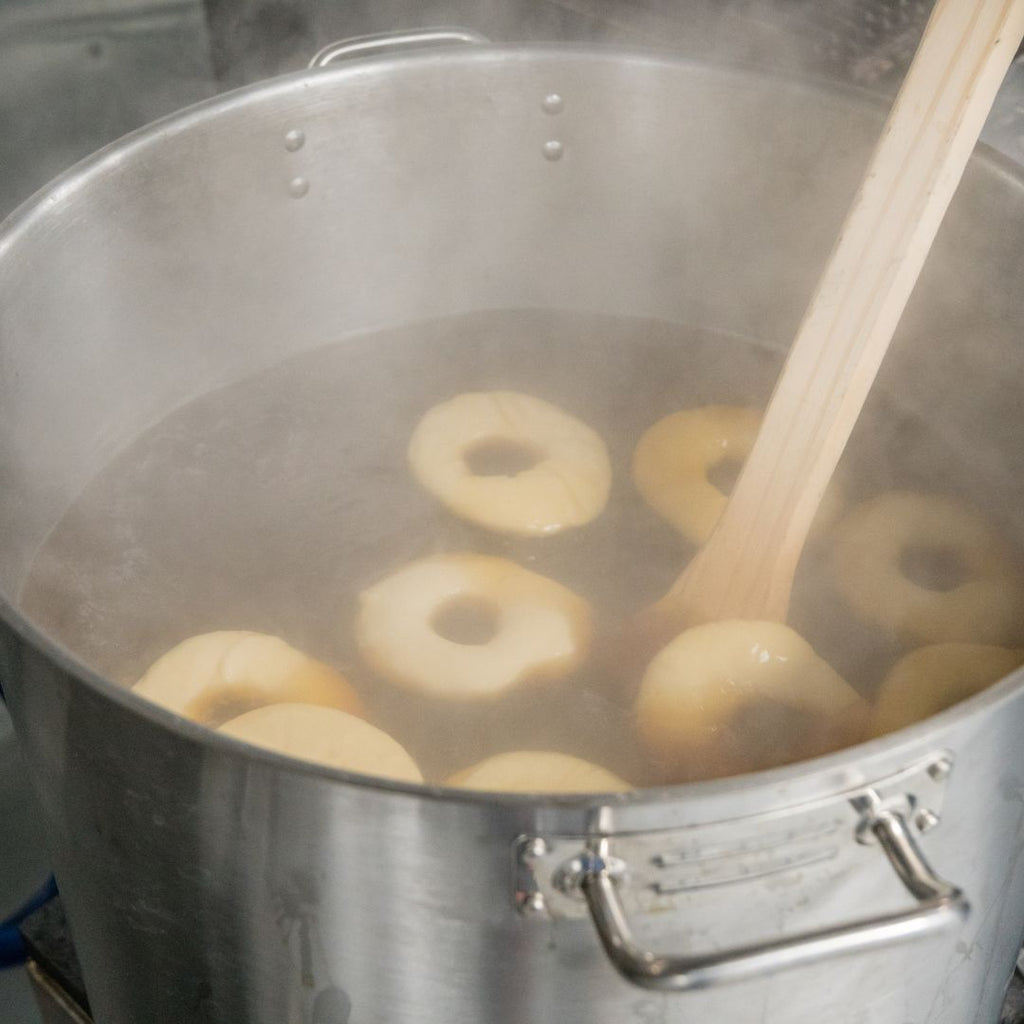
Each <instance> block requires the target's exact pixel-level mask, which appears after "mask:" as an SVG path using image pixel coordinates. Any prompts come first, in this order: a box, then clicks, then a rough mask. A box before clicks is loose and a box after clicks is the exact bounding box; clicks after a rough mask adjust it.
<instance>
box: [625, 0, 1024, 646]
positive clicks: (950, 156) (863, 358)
mask: <svg viewBox="0 0 1024 1024" xmlns="http://www.w3.org/2000/svg"><path fill="white" fill-rule="evenodd" d="M1022 35H1024V0H938V2H937V3H936V5H935V8H934V10H933V12H932V16H931V19H930V20H929V22H928V25H927V27H926V29H925V32H924V36H923V37H922V39H921V43H920V46H919V47H918V50H917V54H916V55H915V57H914V62H913V64H912V65H911V67H910V70H909V71H908V73H907V76H906V79H905V80H904V83H903V86H902V88H901V90H900V93H899V95H898V96H897V98H896V102H895V105H894V106H893V109H892V112H891V113H890V115H889V119H888V121H887V122H886V125H885V128H884V129H883V132H882V136H881V139H880V141H879V143H878V145H877V148H876V149H875V152H874V155H873V156H872V159H871V163H870V164H869V166H868V169H867V173H866V174H865V176H864V180H863V182H862V183H861V186H860V190H859V192H858V194H857V197H856V199H855V200H854V203H853V207H852V209H851V210H850V212H849V213H848V214H847V217H846V221H845V223H844V224H843V227H842V230H841V231H840V234H839V239H838V241H837V242H836V245H835V248H834V249H833V251H832V254H831V256H830V258H829V261H828V264H827V265H826V267H825V271H824V273H823V275H822V277H821V280H820V281H819V283H818V287H817V290H816V291H815V293H814V297H813V298H812V299H811V304H810V306H809V308H808V310H807V312H806V314H805V316H804V319H803V322H802V324H801V326H800V329H799V332H798V333H797V336H796V340H795V341H794V343H793V346H792V349H791V350H790V353H789V356H788V358H787V361H786V365H785V367H784V368H783V371H782V375H781V376H780V378H779V380H778V382H777V383H776V385H775V391H774V393H773V395H772V399H771V402H770V403H769V405H768V409H767V412H766V414H765V417H764V422H763V424H762V427H761V431H760V433H759V435H758V438H757V441H756V443H755V445H754V448H753V450H752V451H751V454H750V457H749V458H748V460H747V462H746V465H745V466H744V468H743V470H742V472H741V473H740V476H739V479H738V480H737V482H736V486H735V488H734V489H733V493H732V496H731V498H730V500H729V503H728V506H727V507H726V509H725V511H724V513H723V514H722V517H721V519H720V520H719V523H718V525H717V527H716V529H715V531H714V533H713V534H712V536H711V537H710V539H709V540H708V542H707V543H706V544H705V545H704V547H703V548H702V549H701V550H700V551H699V552H698V553H697V555H696V557H695V558H694V559H693V561H692V562H691V563H690V564H689V565H688V566H687V567H686V569H685V571H684V572H683V573H682V575H681V576H680V577H679V579H678V581H677V582H676V583H675V585H674V586H673V587H672V589H671V590H670V591H669V593H668V594H667V595H666V596H665V597H664V598H662V599H661V601H659V602H658V603H657V604H655V605H653V606H652V607H651V608H649V609H647V610H646V611H645V612H644V613H641V615H640V616H639V617H638V620H637V623H636V625H637V629H638V634H639V635H638V637H637V639H638V640H639V641H640V642H641V643H643V646H644V647H646V648H648V650H650V649H651V648H654V647H660V646H661V645H662V644H663V643H664V642H666V641H667V640H668V639H670V638H671V637H672V636H674V635H675V634H677V633H679V632H681V631H682V630H683V629H684V628H686V627H687V626H689V625H694V624H696V623H699V622H706V621H711V620H715V619H724V618H746V619H772V620H777V621H783V620H785V618H786V613H787V610H788V607H789V596H790V590H791V588H792V584H793V576H794V573H795V572H796V567H797V562H798V561H799V558H800V553H801V551H802V550H803V546H804V541H805V540H806V537H807V532H808V529H809V528H810V525H811V522H812V520H813V519H814V515H815V512H816V511H817V508H818V504H819V502H820V501H821V497H822V494H823V493H824V491H825V487H826V486H827V485H828V482H829V479H830V478H831V476H832V472H833V470H834V469H835V466H836V463H837V462H838V461H839V457H840V455H842V452H843V448H844V447H845V445H846V441H847V439H848V438H849V436H850V432H851V431H852V429H853V426H854V424H855V423H856V421H857V416H858V414H859V413H860V410H861V406H862V405H863V404H864V400H865V399H866V397H867V394H868V391H869V390H870V388H871V384H872V382H873V381H874V379H875V374H876V373H877V371H878V367H879V364H880V363H881V361H882V358H883V356H884V355H885V351H886V349H887V348H888V346H889V342H890V340H891V339H892V336H893V333H894V332H895V330H896V325H897V323H898V322H899V319H900V316H901V315H902V313H903V309H904V307H905V306H906V304H907V301H908V299H909V298H910V293H911V291H912V290H913V288H914V284H915V283H916V281H917V278H918V275H919V274H920V271H921V267H922V266H923V265H924V261H925V257H926V256H927V255H928V250H929V248H930V247H931V244H932V241H933V240H934V238H935V234H936V232H937V231H938V228H939V224H940V223H941V221H942V218H943V216H944V215H945V212H946V208H947V207H948V205H949V203H950V200H951V199H952V197H953V193H954V191H955V190H956V187H957V185H958V184H959V181H960V178H961V176H962V174H963V171H964V167H965V166H966V164H967V160H968V158H969V157H970V155H971V152H972V151H973V149H974V145H975V143H976V142H977V140H978V136H979V135H980V134H981V129H982V126H983V125H984V123H985V119H986V117H987V116H988V113H989V110H990V109H991V107H992V103H993V101H994V100H995V96H996V93H997V92H998V91H999V86H1000V84H1001V83H1002V80H1003V77H1004V75H1005V74H1006V71H1007V68H1008V67H1009V65H1010V62H1011V61H1012V60H1013V57H1014V54H1015V53H1016V50H1017V47H1018V45H1019V43H1020V40H1021V36H1022Z"/></svg>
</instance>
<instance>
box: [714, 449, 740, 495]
mask: <svg viewBox="0 0 1024 1024" xmlns="http://www.w3.org/2000/svg"><path fill="white" fill-rule="evenodd" d="M741 469H743V459H737V458H736V457H735V456H734V455H726V456H725V458H724V459H719V460H718V462H716V463H715V464H714V465H712V466H708V471H707V478H708V483H709V484H711V486H712V487H714V488H715V489H716V490H718V491H721V492H722V493H723V494H732V489H733V488H734V487H735V486H736V481H737V480H738V479H739V478H740V470H741Z"/></svg>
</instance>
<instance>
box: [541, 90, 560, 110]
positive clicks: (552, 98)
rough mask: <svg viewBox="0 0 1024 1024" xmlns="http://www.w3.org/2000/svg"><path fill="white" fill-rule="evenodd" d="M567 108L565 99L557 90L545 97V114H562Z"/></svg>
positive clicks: (543, 104)
mask: <svg viewBox="0 0 1024 1024" xmlns="http://www.w3.org/2000/svg"><path fill="white" fill-rule="evenodd" d="M564 108H565V101H564V100H563V99H562V97H561V96H560V95H559V94H558V93H557V92H550V93H548V94H547V96H545V97H544V101H543V102H542V103H541V109H542V110H543V111H544V113H545V114H560V113H561V112H562V110H563V109H564Z"/></svg>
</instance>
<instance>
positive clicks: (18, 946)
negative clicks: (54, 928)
mask: <svg viewBox="0 0 1024 1024" xmlns="http://www.w3.org/2000/svg"><path fill="white" fill-rule="evenodd" d="M56 895H57V882H56V880H55V879H54V877H53V875H50V877H49V878H47V880H46V881H45V882H44V883H43V884H42V886H41V887H40V888H39V889H38V890H37V891H36V892H35V893H33V894H32V896H30V897H29V898H28V899H27V900H26V901H25V902H24V903H23V904H22V905H21V906H20V907H19V908H18V909H17V910H16V911H15V912H14V913H13V914H11V915H10V916H9V917H7V918H5V919H4V921H3V923H0V969H2V968H4V967H17V966H18V965H19V964H23V963H24V962H25V958H26V956H27V955H28V951H27V950H26V949H25V940H24V939H23V938H22V937H21V929H20V925H21V922H22V921H24V920H25V918H26V917H29V916H30V915H31V914H34V913H35V912H36V911H37V910H39V908H40V907H43V906H45V905H46V904H47V903H49V902H50V900H52V899H53V898H54V897H55V896H56Z"/></svg>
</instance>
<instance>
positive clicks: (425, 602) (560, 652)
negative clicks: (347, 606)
mask: <svg viewBox="0 0 1024 1024" xmlns="http://www.w3.org/2000/svg"><path fill="white" fill-rule="evenodd" d="M459 606H468V607H471V608H472V607H478V608H482V609H484V610H485V611H486V612H487V613H488V615H489V616H490V617H491V620H492V624H493V635H492V636H491V637H490V639H488V640H486V642H479V643H478V642H467V643H459V642H456V641H455V640H450V639H446V638H445V637H444V636H442V635H441V634H440V633H439V632H438V631H437V629H436V628H435V622H436V618H437V616H438V615H439V614H440V613H441V612H442V611H443V610H444V609H446V608H453V607H459ZM590 632H591V629H590V611H589V608H588V607H587V604H586V602H584V601H583V600H582V599H580V598H579V597H577V596H576V595H575V594H573V593H572V591H570V590H568V589H567V588H566V587H563V586H562V585H561V584H560V583H556V582H555V581H554V580H550V579H547V578H546V577H544V576H539V575H537V573H534V572H530V571H529V570H528V569H524V568H522V567H521V566H519V565H516V564H515V562H510V561H508V560H507V559H504V558H494V557H490V556H484V555H474V554H447V555H435V556H432V557H429V558H424V559H421V560H419V561H416V562H411V563H410V564H408V565H405V566H403V567H402V568H400V569H399V570H398V571H397V572H395V573H392V575H390V576H388V577H386V578H385V579H383V580H381V581H380V582H379V583H375V584H374V585H373V586H372V587H369V588H368V589H367V590H364V591H363V593H362V594H360V596H359V613H358V617H357V620H356V642H357V644H358V645H359V650H360V652H361V653H362V655H363V657H364V658H365V659H366V661H367V662H368V663H369V664H370V666H371V667H372V668H373V669H374V670H375V671H377V672H378V673H380V674H381V675H382V676H385V677H386V678H388V679H390V680H391V681H392V682H394V683H396V684H397V685H399V686H402V687H405V688H406V689H409V690H414V691H417V692H419V693H421V694H424V695H427V696H431V697H442V698H447V699H466V700H473V699H480V698H493V697H497V696H499V695H500V694H502V693H504V692H505V691H508V690H511V689H513V688H514V687H516V686H519V685H520V684H521V683H524V682H526V681H527V680H530V679H535V678H537V677H546V678H553V677H558V676H562V675H566V674H567V673H569V672H571V671H572V670H573V669H574V668H576V666H577V665H579V664H580V662H582V661H583V659H584V657H585V656H586V653H587V649H588V647H589V644H590Z"/></svg>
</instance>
